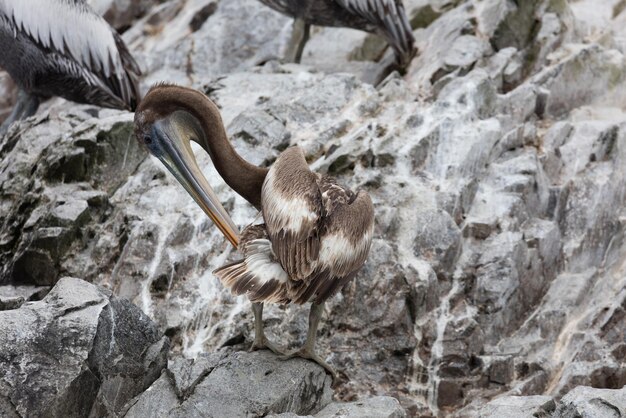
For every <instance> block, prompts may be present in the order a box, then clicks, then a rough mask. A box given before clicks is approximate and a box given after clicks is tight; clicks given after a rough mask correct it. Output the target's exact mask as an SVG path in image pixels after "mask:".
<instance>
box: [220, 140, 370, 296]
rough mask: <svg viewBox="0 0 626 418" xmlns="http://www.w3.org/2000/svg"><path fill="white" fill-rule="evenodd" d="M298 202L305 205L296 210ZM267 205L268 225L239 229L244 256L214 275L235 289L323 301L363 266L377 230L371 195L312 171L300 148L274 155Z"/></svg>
mask: <svg viewBox="0 0 626 418" xmlns="http://www.w3.org/2000/svg"><path fill="white" fill-rule="evenodd" d="M303 197H304V198H303ZM293 200H297V201H304V202H305V203H302V202H300V203H298V204H297V205H295V209H293V207H294V204H293ZM262 202H263V204H262V207H263V216H264V218H265V222H266V223H265V224H264V225H252V226H249V227H247V228H246V229H244V231H243V232H242V235H241V241H240V249H241V251H242V252H243V254H244V259H243V260H239V261H237V262H235V263H231V264H229V265H227V266H224V267H222V268H220V269H218V270H216V272H215V273H216V275H217V276H218V277H219V278H220V280H222V283H224V285H225V286H227V287H230V288H231V289H232V290H233V292H234V293H235V294H244V293H245V294H247V295H248V297H249V298H250V300H252V301H255V302H257V301H266V302H279V303H288V302H292V303H298V304H302V303H306V302H308V301H310V300H313V301H316V302H318V303H321V302H323V301H324V300H326V299H328V298H329V297H331V296H333V295H334V294H335V293H336V292H337V291H339V290H340V289H341V288H342V287H343V286H344V285H345V284H346V283H348V282H349V281H350V280H352V279H353V278H354V276H355V275H356V273H357V272H358V270H359V269H360V268H361V266H362V265H363V264H364V263H365V260H366V258H367V254H368V252H369V249H370V245H371V242H372V236H373V231H374V207H373V205H372V201H371V199H370V197H369V195H368V194H367V193H365V192H363V191H360V192H358V193H354V192H352V191H351V190H349V189H346V188H345V187H343V186H341V185H339V183H337V181H336V180H335V179H334V178H332V177H330V176H320V175H317V174H315V173H313V172H311V171H310V169H309V168H308V166H307V164H306V160H305V159H304V154H303V153H302V150H301V149H300V148H298V147H293V148H289V149H287V150H286V151H284V152H283V153H282V154H281V155H280V156H279V158H278V159H277V160H276V162H275V163H274V165H273V166H272V168H271V169H270V171H269V173H268V175H267V177H266V179H265V183H264V185H263V191H262ZM281 205H282V206H281ZM285 207H288V208H289V207H291V208H292V209H293V210H292V211H285V210H283V209H284V208H285ZM311 213H313V215H311ZM312 220H314V221H315V222H311V221H312ZM294 225H297V226H298V229H294Z"/></svg>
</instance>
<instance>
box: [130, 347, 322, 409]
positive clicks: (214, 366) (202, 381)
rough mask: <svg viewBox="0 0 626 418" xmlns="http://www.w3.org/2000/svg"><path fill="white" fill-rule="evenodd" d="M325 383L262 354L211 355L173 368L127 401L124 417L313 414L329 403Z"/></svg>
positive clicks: (309, 369)
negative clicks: (135, 397) (129, 404)
mask: <svg viewBox="0 0 626 418" xmlns="http://www.w3.org/2000/svg"><path fill="white" fill-rule="evenodd" d="M190 380H192V381H193V382H190ZM330 380H331V379H330V377H329V376H327V374H326V372H325V371H324V369H322V368H321V367H319V366H318V365H316V364H315V363H312V362H309V361H305V360H301V359H296V360H289V361H281V360H279V359H278V358H277V357H276V355H274V354H272V353H270V352H268V351H258V352H254V353H244V352H235V353H232V354H230V355H220V354H216V355H215V356H212V357H210V358H205V359H202V360H200V361H199V362H194V363H193V364H187V367H185V366H183V365H181V364H179V365H178V366H176V365H174V367H173V368H171V369H170V370H168V373H167V374H163V375H162V376H161V378H160V379H158V380H157V381H156V382H155V383H154V384H153V385H152V387H150V388H149V389H148V390H147V391H146V392H144V393H143V394H142V395H141V396H139V397H138V398H137V399H135V400H133V401H132V402H131V405H132V406H130V408H129V409H128V412H127V414H126V415H125V416H126V417H170V416H171V417H173V416H176V417H221V416H233V417H235V416H266V415H268V414H272V413H273V414H282V413H294V414H298V415H304V414H309V413H311V414H314V413H316V412H317V411H319V410H320V409H321V408H323V407H324V406H326V405H327V404H328V403H329V402H330V398H331V394H332V391H331V389H330Z"/></svg>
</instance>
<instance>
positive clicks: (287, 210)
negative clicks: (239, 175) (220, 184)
mask: <svg viewBox="0 0 626 418" xmlns="http://www.w3.org/2000/svg"><path fill="white" fill-rule="evenodd" d="M317 181H318V176H317V175H316V174H315V173H313V172H311V170H309V167H308V165H307V163H306V160H305V159H304V154H303V153H302V150H301V149H300V148H298V147H292V148H288V149H287V150H285V151H284V152H283V153H282V154H281V155H280V157H279V158H278V159H277V160H276V162H275V163H274V165H272V167H271V168H270V170H269V172H268V174H267V177H266V178H265V182H264V183H263V189H262V190H263V191H262V195H261V200H262V208H263V219H264V220H265V223H266V225H267V231H268V234H269V238H270V240H271V241H272V246H273V250H274V254H275V255H276V257H277V258H278V260H279V261H280V264H281V265H282V266H283V268H284V269H285V271H286V272H287V274H289V277H291V279H292V280H302V279H304V278H305V277H308V276H309V275H310V274H311V273H312V271H313V263H314V262H315V260H316V259H317V256H318V253H319V223H320V217H321V214H322V213H321V212H322V211H321V208H322V196H321V193H320V190H319V188H318V187H317Z"/></svg>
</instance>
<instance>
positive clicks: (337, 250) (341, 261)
mask: <svg viewBox="0 0 626 418" xmlns="http://www.w3.org/2000/svg"><path fill="white" fill-rule="evenodd" d="M373 234H374V228H373V224H372V227H371V228H369V229H368V230H367V231H366V232H365V234H363V235H362V236H361V239H360V240H359V241H358V242H357V243H356V245H355V244H353V243H352V242H351V241H350V240H349V239H347V238H346V237H345V236H344V235H343V234H342V233H340V232H336V233H334V234H328V235H325V236H324V237H322V240H321V241H322V242H321V248H320V256H319V264H320V268H321V269H324V268H327V269H329V270H330V271H331V272H332V273H333V275H336V276H339V277H343V276H345V275H347V274H349V273H351V272H352V271H353V270H354V269H355V268H354V267H355V264H357V263H358V260H360V259H362V260H363V262H364V261H365V258H366V257H367V253H368V252H369V249H370V245H371V243H372V236H373ZM359 267H360V266H359Z"/></svg>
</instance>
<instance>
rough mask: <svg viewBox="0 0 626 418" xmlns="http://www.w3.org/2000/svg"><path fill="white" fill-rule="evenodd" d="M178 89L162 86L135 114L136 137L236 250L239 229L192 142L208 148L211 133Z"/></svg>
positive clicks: (151, 94)
mask: <svg viewBox="0 0 626 418" xmlns="http://www.w3.org/2000/svg"><path fill="white" fill-rule="evenodd" d="M177 88H179V87H177V86H167V85H159V86H156V87H153V88H152V89H151V90H150V91H149V92H148V94H147V95H146V96H145V97H144V99H143V100H142V101H141V103H140V104H139V106H138V108H137V111H136V112H135V136H136V137H137V140H138V141H139V142H140V143H141V144H143V145H144V146H145V147H146V148H147V149H148V151H150V153H151V154H152V155H154V156H155V157H156V158H158V159H159V160H160V161H161V162H162V163H163V165H165V166H166V167H167V169H168V170H169V171H170V172H171V173H172V174H173V175H174V177H175V178H176V180H178V182H179V183H180V184H181V185H182V186H183V187H184V188H185V190H187V192H188V193H189V194H190V195H191V197H193V199H194V200H195V201H196V203H198V205H200V207H201V208H202V210H204V212H205V213H206V214H207V215H208V216H209V217H210V218H211V220H212V221H213V222H214V223H215V225H216V226H217V227H218V228H219V229H220V231H221V232H222V233H223V234H224V236H225V237H226V238H227V239H228V240H229V241H230V242H231V243H232V244H233V246H235V248H236V247H237V245H238V244H239V233H238V229H237V227H236V226H235V224H234V223H233V221H232V219H231V218H230V216H229V215H228V213H227V212H226V210H225V209H224V207H223V206H222V204H221V202H220V201H219V199H218V197H217V195H216V194H215V192H214V191H213V189H212V188H211V186H210V185H209V183H208V181H207V179H206V178H205V176H204V175H203V174H202V171H200V167H198V162H197V161H196V157H195V155H194V153H193V151H192V149H191V141H195V142H197V143H198V144H200V145H201V146H202V147H203V148H204V149H206V143H207V140H208V138H207V132H206V130H205V129H203V127H202V126H201V123H200V121H199V120H198V118H197V117H196V116H195V115H194V114H193V113H192V112H191V111H190V110H189V108H190V107H192V106H193V103H185V104H184V105H183V104H182V103H178V102H177V99H176V92H175V89H177Z"/></svg>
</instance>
